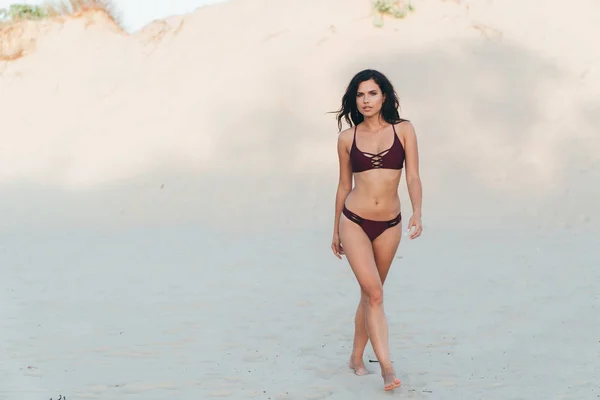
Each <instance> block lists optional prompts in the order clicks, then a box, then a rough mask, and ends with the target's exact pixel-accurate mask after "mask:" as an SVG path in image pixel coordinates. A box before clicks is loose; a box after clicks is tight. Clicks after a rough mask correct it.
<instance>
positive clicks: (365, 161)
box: [350, 120, 405, 172]
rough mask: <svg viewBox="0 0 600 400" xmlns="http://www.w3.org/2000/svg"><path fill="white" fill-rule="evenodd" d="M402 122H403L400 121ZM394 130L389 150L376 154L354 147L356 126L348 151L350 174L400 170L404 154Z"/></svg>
mask: <svg viewBox="0 0 600 400" xmlns="http://www.w3.org/2000/svg"><path fill="white" fill-rule="evenodd" d="M402 121H404V120H402ZM392 128H393V129H394V142H393V143H392V146H391V147H390V148H389V149H386V150H383V151H381V152H379V153H377V154H373V153H368V152H366V151H360V150H359V149H358V147H356V126H355V127H354V140H353V141H352V148H351V149H350V163H351V164H352V172H362V171H367V170H370V169H380V168H381V169H402V167H403V165H404V159H405V153H404V147H403V146H402V143H401V142H400V139H398V135H397V134H396V128H395V127H394V125H392Z"/></svg>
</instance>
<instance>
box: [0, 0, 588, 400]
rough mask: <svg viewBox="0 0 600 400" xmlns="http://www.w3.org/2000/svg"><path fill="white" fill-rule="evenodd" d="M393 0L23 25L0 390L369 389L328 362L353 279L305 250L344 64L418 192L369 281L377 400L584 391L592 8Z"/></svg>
mask: <svg viewBox="0 0 600 400" xmlns="http://www.w3.org/2000/svg"><path fill="white" fill-rule="evenodd" d="M413 3H414V5H415V12H414V13H411V14H410V15H409V16H408V17H407V18H405V19H403V20H393V19H391V18H386V19H385V26H384V28H382V29H376V28H374V27H373V25H372V20H371V18H372V17H371V15H370V11H369V2H367V1H359V0H344V1H342V0H327V1H322V0H321V1H317V0H306V1H304V2H282V1H274V0H233V1H230V2H226V3H223V4H218V5H214V6H210V7H205V8H202V9H199V10H197V11H196V12H194V13H192V14H189V15H183V16H178V17H173V18H169V19H168V20H165V21H157V22H155V23H153V24H150V25H149V26H147V27H145V28H143V29H142V30H140V31H138V32H135V33H133V34H131V35H128V34H125V33H123V32H121V31H119V30H118V29H116V27H115V26H113V25H112V23H111V21H110V20H108V19H106V18H103V17H102V16H101V15H96V14H94V15H88V16H86V17H85V18H76V19H68V20H66V21H54V22H49V21H46V22H40V23H37V24H34V25H31V24H29V25H27V26H25V27H24V28H23V29H22V32H21V33H20V35H21V36H18V37H17V39H18V38H19V37H22V38H25V39H26V40H25V42H24V43H25V44H26V48H27V51H26V52H25V53H24V55H23V56H22V57H19V58H16V59H15V60H11V61H2V62H0V110H2V117H1V118H2V125H1V127H2V129H0V143H1V144H2V145H1V153H0V154H1V156H0V210H1V213H2V214H1V215H0V268H1V272H2V279H0V349H1V350H0V360H1V362H0V399H3V400H4V399H7V400H13V399H15V400H30V399H31V400H34V399H36V400H37V399H40V398H42V399H49V398H51V397H52V398H53V399H56V398H58V397H59V396H60V395H63V396H66V397H67V399H69V400H70V399H111V400H112V399H120V398H125V397H127V398H129V399H144V400H153V399H166V398H179V399H188V398H189V399H211V398H230V399H269V398H270V399H322V398H327V399H344V400H346V399H365V398H366V399H378V398H388V397H389V396H390V394H389V393H384V392H383V390H382V382H381V378H380V377H379V375H378V368H377V364H374V363H368V366H369V368H370V369H371V371H372V372H373V374H371V375H369V376H366V377H356V376H354V375H352V374H351V373H350V371H349V370H348V368H347V367H346V362H347V360H348V356H349V351H350V348H351V344H352V333H353V332H352V328H353V326H352V319H353V313H354V310H355V307H356V305H357V301H358V295H359V293H358V287H357V284H356V282H355V280H354V278H353V276H352V273H351V271H350V269H349V267H348V265H347V262H346V260H343V261H339V260H337V259H336V258H335V257H334V256H333V255H332V254H331V251H330V248H329V245H330V241H331V233H332V218H333V215H332V213H333V201H334V195H335V185H336V182H337V159H336V153H335V142H336V138H337V136H336V133H337V132H336V124H335V121H334V119H333V116H332V115H331V114H326V112H327V111H332V110H334V109H336V108H337V107H338V104H339V100H340V96H341V94H342V92H343V90H344V88H345V85H346V84H347V82H348V80H349V79H350V77H351V76H352V75H353V74H354V73H355V72H357V71H358V70H360V69H362V68H366V67H372V68H377V69H380V70H382V71H383V72H384V73H386V74H387V75H388V76H389V77H390V78H391V79H392V81H393V82H394V84H395V85H396V88H397V90H398V92H399V95H400V97H401V104H402V115H403V117H405V118H408V119H410V120H411V121H413V124H414V125H415V128H416V130H417V134H418V137H419V145H420V151H421V178H422V181H423V187H424V216H423V222H424V227H425V230H424V233H423V236H422V237H421V238H419V239H418V240H416V241H409V240H404V241H403V243H402V244H401V245H400V249H399V251H398V255H397V259H396V261H395V263H394V265H393V266H392V271H391V273H390V276H389V278H388V281H387V282H386V292H385V307H386V312H387V315H388V318H389V321H390V342H391V351H392V357H393V361H394V365H395V367H396V369H397V372H398V374H399V377H400V378H401V379H402V381H403V386H402V388H401V389H400V390H398V391H396V393H395V394H392V395H391V396H393V397H402V398H412V399H442V400H446V399H450V400H452V399H486V400H487V399H503V400H505V399H527V400H529V399H577V400H580V399H594V398H598V397H599V396H600V364H599V363H598V361H597V360H598V359H600V312H598V310H599V308H600V298H599V297H598V291H597V286H598V285H597V282H598V281H600V269H598V266H599V265H600V252H599V251H598V250H597V249H598V246H599V245H600V214H599V213H598V208H597V204H598V201H599V200H600V195H599V192H598V191H597V190H596V187H597V182H599V181H600V180H599V178H600V168H599V167H600V155H599V154H600V134H599V132H600V98H599V96H598V93H600V57H599V56H598V52H597V51H596V47H597V46H596V45H595V40H594V38H595V37H598V34H599V33H600V32H599V28H598V27H599V26H600V25H599V24H598V22H600V9H599V8H598V5H597V4H595V2H594V1H592V0H581V1H579V2H577V3H573V5H571V6H569V7H568V8H567V7H565V6H564V4H563V3H562V2H558V1H557V0H551V1H549V2H547V3H545V4H547V6H546V5H545V6H544V7H543V8H541V6H539V5H537V4H538V3H536V2H534V1H519V2H518V1H516V0H506V1H503V2H502V3H500V2H499V1H483V0H472V1H461V2H456V1H441V0H421V1H414V2H413ZM11 40H16V39H11ZM11 43H12V44H11V45H12V46H19V45H20V42H18V41H17V42H14V41H13V42H11ZM5 48H6V47H3V49H5ZM400 195H401V200H402V210H403V215H404V216H405V218H408V217H409V216H410V202H409V198H408V193H407V190H406V185H405V182H404V180H403V181H402V184H401V188H400ZM366 358H371V359H374V354H373V352H372V349H371V348H370V347H368V348H367V352H366Z"/></svg>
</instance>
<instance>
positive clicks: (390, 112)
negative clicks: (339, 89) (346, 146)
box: [334, 69, 401, 131]
mask: <svg viewBox="0 0 600 400" xmlns="http://www.w3.org/2000/svg"><path fill="white" fill-rule="evenodd" d="M369 79H373V80H374V81H375V83H377V85H378V86H379V88H380V89H381V92H382V93H383V95H384V96H385V100H384V101H383V105H382V107H381V116H382V117H383V119H384V120H385V121H386V122H387V123H389V124H395V123H397V122H399V121H401V118H400V114H399V112H398V107H399V105H400V101H399V100H398V95H397V94H396V91H395V90H394V86H393V85H392V83H391V82H390V80H389V79H388V78H387V77H386V76H385V75H384V74H382V73H381V72H379V71H376V70H374V69H365V70H363V71H360V72H359V73H357V74H356V75H354V77H353V78H352V79H351V80H350V83H349V84H348V87H347V88H346V93H344V96H343V97H342V106H341V107H340V109H339V110H337V111H334V113H336V119H337V121H338V129H339V130H340V131H341V130H342V119H345V120H346V122H347V123H348V124H349V125H350V126H353V125H358V124H360V123H361V122H363V121H364V119H365V117H363V115H362V114H361V113H360V112H359V111H358V107H357V106H356V93H357V92H358V86H359V85H360V84H361V83H362V82H364V81H368V80H369Z"/></svg>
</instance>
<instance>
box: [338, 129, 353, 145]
mask: <svg viewBox="0 0 600 400" xmlns="http://www.w3.org/2000/svg"><path fill="white" fill-rule="evenodd" d="M353 137H354V128H348V129H345V130H343V131H341V132H340V133H339V134H338V146H342V147H344V148H346V149H349V148H350V146H351V145H352V138H353Z"/></svg>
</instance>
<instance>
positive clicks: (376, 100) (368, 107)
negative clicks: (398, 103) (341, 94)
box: [356, 79, 385, 118]
mask: <svg viewBox="0 0 600 400" xmlns="http://www.w3.org/2000/svg"><path fill="white" fill-rule="evenodd" d="M384 100H385V96H384V95H383V93H381V89H380V88H379V85H377V83H375V81H374V80H373V79H369V80H368V81H364V82H361V83H360V85H358V91H357V93H356V106H357V107H358V111H359V112H360V113H361V114H362V115H363V116H364V117H365V118H367V117H372V116H373V115H377V114H379V112H380V111H381V107H382V106H383V101H384Z"/></svg>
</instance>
